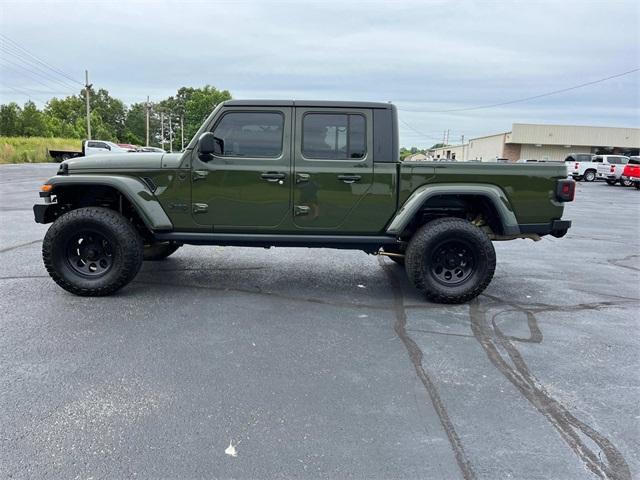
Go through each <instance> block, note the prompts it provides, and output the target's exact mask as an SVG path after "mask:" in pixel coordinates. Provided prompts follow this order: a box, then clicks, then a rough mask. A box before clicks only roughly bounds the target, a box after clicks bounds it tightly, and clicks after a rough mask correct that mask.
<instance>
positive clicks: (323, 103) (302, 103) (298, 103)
mask: <svg viewBox="0 0 640 480" xmlns="http://www.w3.org/2000/svg"><path fill="white" fill-rule="evenodd" d="M224 105H225V106H233V107H322V108H331V107H332V108H382V109H390V108H393V105H392V104H391V103H383V102H338V101H332V100H227V101H226V102H224Z"/></svg>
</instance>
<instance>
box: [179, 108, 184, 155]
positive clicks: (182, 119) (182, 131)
mask: <svg viewBox="0 0 640 480" xmlns="http://www.w3.org/2000/svg"><path fill="white" fill-rule="evenodd" d="M180 137H181V139H180V150H181V151H182V150H184V115H180Z"/></svg>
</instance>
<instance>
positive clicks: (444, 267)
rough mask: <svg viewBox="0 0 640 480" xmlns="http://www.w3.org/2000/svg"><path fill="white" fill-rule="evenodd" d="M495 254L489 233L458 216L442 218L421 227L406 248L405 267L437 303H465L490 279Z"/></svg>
mask: <svg viewBox="0 0 640 480" xmlns="http://www.w3.org/2000/svg"><path fill="white" fill-rule="evenodd" d="M495 267H496V254H495V250H494V249H493V244H492V243H491V240H489V237H487V235H486V234H485V233H484V232H483V231H482V230H481V229H480V228H478V227H477V226H475V225H473V224H472V223H470V222H468V221H466V220H461V219H459V218H442V219H438V220H434V221H432V222H429V223H427V224H426V225H424V226H423V227H422V228H420V230H418V231H417V232H416V233H415V234H414V236H413V238H412V239H411V241H410V242H409V246H408V248H407V252H406V256H405V269H406V271H407V275H408V276H409V279H410V280H411V282H412V283H413V284H414V285H415V287H416V288H417V289H418V290H420V291H422V292H423V293H424V295H425V296H426V297H427V299H428V300H431V301H433V302H437V303H464V302H467V301H469V300H471V299H473V298H475V297H477V296H478V295H479V294H480V293H481V292H482V291H483V290H484V289H485V288H486V287H487V285H489V283H490V282H491V279H492V278H493V273H494V271H495Z"/></svg>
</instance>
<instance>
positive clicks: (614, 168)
mask: <svg viewBox="0 0 640 480" xmlns="http://www.w3.org/2000/svg"><path fill="white" fill-rule="evenodd" d="M615 171H616V166H615V165H611V168H610V169H609V173H613V172H615Z"/></svg>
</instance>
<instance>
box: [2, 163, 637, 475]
mask: <svg viewBox="0 0 640 480" xmlns="http://www.w3.org/2000/svg"><path fill="white" fill-rule="evenodd" d="M55 170H56V166H55V165H21V166H17V165H8V166H4V165H2V166H0V198H1V199H2V205H1V207H0V266H1V270H0V286H1V288H2V295H1V296H0V452H1V453H0V477H2V478H7V477H10V478H14V477H15V478H125V477H126V478H131V477H134V476H136V477H138V478H149V477H153V478H158V477H162V478H290V477H304V478H444V479H454V478H466V479H471V478H482V479H495V478H527V479H533V478H540V479H546V478H562V479H584V478H609V479H625V478H638V477H639V476H640V408H639V403H638V398H640V355H639V352H640V330H639V328H638V318H639V315H638V312H639V308H638V307H639V305H640V192H638V191H636V190H635V189H633V188H623V187H610V186H607V185H606V184H604V183H593V184H586V183H579V184H578V189H577V200H576V201H575V202H574V203H573V204H570V205H569V206H568V207H567V209H566V211H565V218H569V219H572V220H573V222H574V226H573V228H572V229H571V230H570V232H569V234H568V235H567V236H566V237H565V238H563V239H555V238H545V239H543V240H542V241H540V242H537V243H534V242H531V241H529V240H518V241H513V242H504V243H500V244H496V249H497V254H498V268H497V271H496V276H495V278H494V280H493V283H492V284H491V285H490V286H489V288H488V289H487V291H486V292H485V294H483V295H482V296H481V297H480V298H479V299H478V300H477V301H474V302H472V303H470V304H468V305H459V306H442V305H435V304H429V303H427V302H425V301H424V300H423V299H421V298H420V296H419V295H417V294H416V292H415V291H414V290H413V289H412V287H411V286H410V285H409V284H408V282H407V281H406V279H405V277H404V272H403V271H402V270H401V269H400V268H399V267H398V266H396V265H395V264H393V263H392V262H391V261H389V260H387V259H384V258H378V257H374V256H368V255H366V254H364V253H360V252H351V251H337V250H308V249H285V248H280V249H271V250H264V249H245V248H229V247H227V248H222V247H191V246H186V247H184V248H182V249H180V250H179V251H178V252H177V253H176V254H175V255H174V256H172V257H171V258H170V259H168V260H166V261H164V262H158V263H148V264H145V266H144V267H143V269H142V271H141V273H140V274H139V275H138V277H137V279H136V280H135V281H134V282H133V283H132V284H131V285H130V286H128V287H127V288H125V289H123V290H122V291H121V292H119V293H118V294H117V295H114V296H112V297H108V298H80V297H75V296H73V295H71V294H68V293H66V292H65V291H63V290H62V289H60V288H59V287H58V286H57V285H56V284H55V283H54V282H53V281H52V280H51V279H50V278H49V277H48V276H47V273H46V271H45V270H44V267H43V265H42V261H41V257H40V248H41V239H42V237H43V235H44V232H45V231H46V228H47V227H46V226H43V225H37V224H35V223H34V222H33V215H32V211H31V206H32V205H33V203H35V202H37V201H38V198H37V187H38V185H39V184H40V183H42V181H43V180H44V179H46V178H47V177H48V176H49V175H51V174H53V173H55ZM230 443H233V445H234V447H235V449H236V451H237V456H236V457H233V456H230V455H227V454H225V449H227V447H229V444H230Z"/></svg>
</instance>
